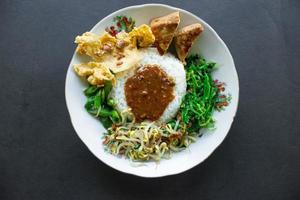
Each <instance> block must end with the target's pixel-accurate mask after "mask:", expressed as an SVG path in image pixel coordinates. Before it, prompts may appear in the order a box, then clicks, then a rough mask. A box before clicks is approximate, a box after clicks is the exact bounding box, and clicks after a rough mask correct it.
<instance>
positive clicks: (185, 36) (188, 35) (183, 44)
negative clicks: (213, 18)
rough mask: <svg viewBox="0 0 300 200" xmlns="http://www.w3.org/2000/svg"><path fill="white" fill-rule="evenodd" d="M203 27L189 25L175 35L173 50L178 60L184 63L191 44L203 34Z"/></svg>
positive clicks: (197, 24)
mask: <svg viewBox="0 0 300 200" xmlns="http://www.w3.org/2000/svg"><path fill="white" fill-rule="evenodd" d="M203 30H204V29H203V26H202V25H201V24H199V23H196V24H191V25H189V26H185V27H183V28H182V29H180V30H179V31H178V32H177V33H176V35H175V39H174V40H175V48H176V52H177V55H178V58H179V59H180V60H181V61H182V62H184V61H185V58H186V57H187V55H188V53H189V51H190V49H191V47H192V45H193V43H194V42H195V40H196V39H197V38H198V37H199V35H200V34H201V33H202V32H203Z"/></svg>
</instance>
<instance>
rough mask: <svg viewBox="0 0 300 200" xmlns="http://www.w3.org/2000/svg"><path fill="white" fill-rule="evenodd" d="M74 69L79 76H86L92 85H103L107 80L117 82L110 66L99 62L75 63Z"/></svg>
mask: <svg viewBox="0 0 300 200" xmlns="http://www.w3.org/2000/svg"><path fill="white" fill-rule="evenodd" d="M74 70H75V71H76V73H77V74H78V75H79V76H82V77H86V78H87V81H88V82H89V83H90V84H91V85H98V86H103V85H104V83H105V82H106V81H111V82H112V83H113V84H115V83H116V79H115V76H114V75H113V74H112V73H111V72H110V70H109V68H108V67H106V66H105V65H102V64H101V63H98V62H92V61H91V62H88V63H80V64H75V65H74Z"/></svg>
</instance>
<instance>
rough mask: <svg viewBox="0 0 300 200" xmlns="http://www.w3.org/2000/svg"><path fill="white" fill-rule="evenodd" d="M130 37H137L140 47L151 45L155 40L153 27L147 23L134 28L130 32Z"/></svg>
mask: <svg viewBox="0 0 300 200" xmlns="http://www.w3.org/2000/svg"><path fill="white" fill-rule="evenodd" d="M129 37H131V38H133V39H136V40H137V42H138V45H139V46H140V47H149V46H150V45H152V44H153V43H154V41H155V37H154V35H153V34H152V31H151V28H150V27H149V26H147V25H146V24H142V25H141V26H139V27H138V28H134V29H133V30H132V31H131V32H130V33H129ZM135 45H136V44H135Z"/></svg>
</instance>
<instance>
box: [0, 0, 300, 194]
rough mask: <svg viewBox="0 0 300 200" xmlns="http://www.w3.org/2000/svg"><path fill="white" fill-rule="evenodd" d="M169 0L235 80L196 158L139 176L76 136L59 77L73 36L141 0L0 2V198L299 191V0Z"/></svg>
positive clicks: (68, 55) (62, 83)
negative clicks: (236, 88)
mask: <svg viewBox="0 0 300 200" xmlns="http://www.w3.org/2000/svg"><path fill="white" fill-rule="evenodd" d="M182 2H184V3H180V2H179V1H173V2H171V1H169V4H171V5H174V6H177V7H181V8H183V9H186V10H189V11H191V12H193V13H195V14H196V15H198V16H200V17H201V18H203V19H204V20H205V21H207V22H208V23H209V24H210V25H211V26H212V27H214V28H215V30H216V31H217V32H218V33H219V35H220V36H221V37H222V38H223V39H224V41H225V42H226V44H227V45H228V47H229V49H230V50H231V53H232V54H233V57H234V59H235V63H236V68H237V71H238V74H239V78H240V103H239V109H238V112H237V116H236V118H235V121H234V123H233V126H232V128H231V130H230V133H229V135H228V137H227V138H226V140H225V141H224V142H223V144H222V145H221V146H220V147H219V148H218V149H217V150H216V151H215V153H214V154H213V155H212V156H210V157H209V158H208V159H207V160H206V161H205V162H204V163H202V164H201V165H199V166H197V167H195V168H193V169H192V170H190V171H187V172H185V173H183V174H180V175H176V176H171V177H165V178H160V179H143V178H139V177H135V176H131V175H126V174H122V173H120V172H118V171H115V170H113V169H111V168H109V167H107V166H106V165H105V164H103V163H102V162H101V161H99V160H97V159H96V158H95V157H94V156H93V155H92V154H91V153H90V152H89V151H88V149H87V148H86V147H85V146H84V144H83V143H82V142H81V141H80V139H79V138H78V137H77V136H76V134H75V132H74V130H73V128H72V126H71V122H70V120H69V116H68V113H67V110H66V106H65V99H64V81H65V74H66V70H67V66H68V64H69V61H70V59H71V56H72V54H73V51H74V48H75V45H74V44H73V40H74V37H75V36H76V35H77V34H80V33H82V32H84V31H86V30H88V29H90V28H91V27H92V26H93V25H94V24H95V23H96V22H98V21H99V20H100V19H101V18H103V17H104V16H106V15H108V14H109V13H111V12H112V11H115V10H117V9H119V8H122V7H124V6H129V5H133V4H141V3H145V1H114V0H110V1H101V0H95V1H86V0H74V1H66V0H51V1H50V0H49V1H45V0H40V1H39V0H35V1H29V0H19V1H16V0H1V1H0V20H1V24H0V55H1V58H0V66H1V73H0V84H1V87H2V90H1V95H0V106H1V110H0V120H1V121H0V199H1V200H15V199H16V200H17V199H26V200H27V199H30V200H35V199H43V200H47V199H56V200H60V199H72V200H76V199H181V200H182V199H202V200H210V199H211V200H212V199H213V200H218V199H228V200H232V199H242V200H253V199H263V200H277V199H278V200H279V199H280V200H298V199H300V108H299V103H300V62H299V57H300V52H299V50H300V49H299V45H300V23H299V19H300V1H299V0H285V1H284V0H282V1H279V0H269V1H267V0H265V1H246V0H245V1H243V0H240V1H231V0H230V1H229V0H219V1H216V0H214V1H211V0H201V1H196V0H195V1H182Z"/></svg>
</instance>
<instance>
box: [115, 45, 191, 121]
mask: <svg viewBox="0 0 300 200" xmlns="http://www.w3.org/2000/svg"><path fill="white" fill-rule="evenodd" d="M139 64H140V66H142V68H141V69H140V71H141V72H143V71H142V69H143V67H145V66H146V67H147V66H149V65H151V66H149V67H153V68H156V67H159V68H160V72H161V77H159V78H157V77H150V78H151V79H152V80H147V81H146V80H145V78H147V77H143V75H142V74H140V76H136V75H137V74H139V73H137V72H139V71H135V69H132V70H130V71H127V73H126V74H123V73H121V74H119V75H117V76H116V77H117V80H118V81H117V84H116V86H115V87H113V89H112V92H111V97H112V98H113V99H116V101H117V104H116V109H117V110H118V111H119V112H122V111H124V110H128V109H130V108H132V107H134V108H135V109H139V112H141V111H143V112H145V118H147V115H149V114H150V113H149V112H147V110H150V109H152V111H150V112H151V113H152V112H155V113H160V112H161V111H164V112H162V113H160V114H159V116H160V117H159V119H158V120H159V121H162V122H166V121H168V120H169V119H171V118H173V117H175V115H176V113H177V111H178V109H179V107H180V102H181V101H182V98H183V96H184V95H185V92H186V76H185V70H184V66H183V64H182V63H181V62H180V61H179V60H178V59H177V58H175V56H173V55H172V54H170V53H168V54H165V55H164V56H161V55H159V53H158V52H157V50H156V49H155V48H147V49H144V50H142V51H141V60H140V62H139ZM151 75H152V74H151ZM163 76H164V77H163ZM133 77H137V78H139V79H141V80H140V81H139V82H137V84H134V85H133V84H131V85H132V87H134V89H132V90H137V89H138V91H141V93H142V94H141V96H139V97H140V99H141V102H140V103H139V102H128V99H127V97H128V96H129V97H131V95H135V94H128V91H127V92H126V84H127V89H128V87H129V81H128V79H130V78H133ZM155 78H157V79H161V80H155ZM163 79H165V80H163ZM135 81H138V80H135ZM149 81H150V84H149V85H148V82H149ZM163 81H165V83H168V84H171V85H170V86H168V85H166V86H164V85H161V83H164V82H163ZM173 83H174V86H172V84H173ZM158 86H160V88H156V87H158ZM143 87H145V88H143ZM170 87H172V88H170ZM124 88H125V89H124ZM168 88H170V90H168ZM170 91H172V93H170ZM145 93H146V94H145ZM142 95H144V98H142ZM163 95H165V96H163ZM172 96H173V97H174V98H172ZM160 97H164V99H158V98H160ZM171 98H172V101H170V102H169V103H168V104H167V105H165V106H163V104H164V103H166V101H167V100H168V99H169V100H170V99H171ZM162 101H164V102H162ZM135 103H137V104H135ZM130 104H131V105H132V106H130ZM145 105H147V106H145ZM135 109H133V110H132V111H135ZM159 110H160V112H159Z"/></svg>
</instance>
